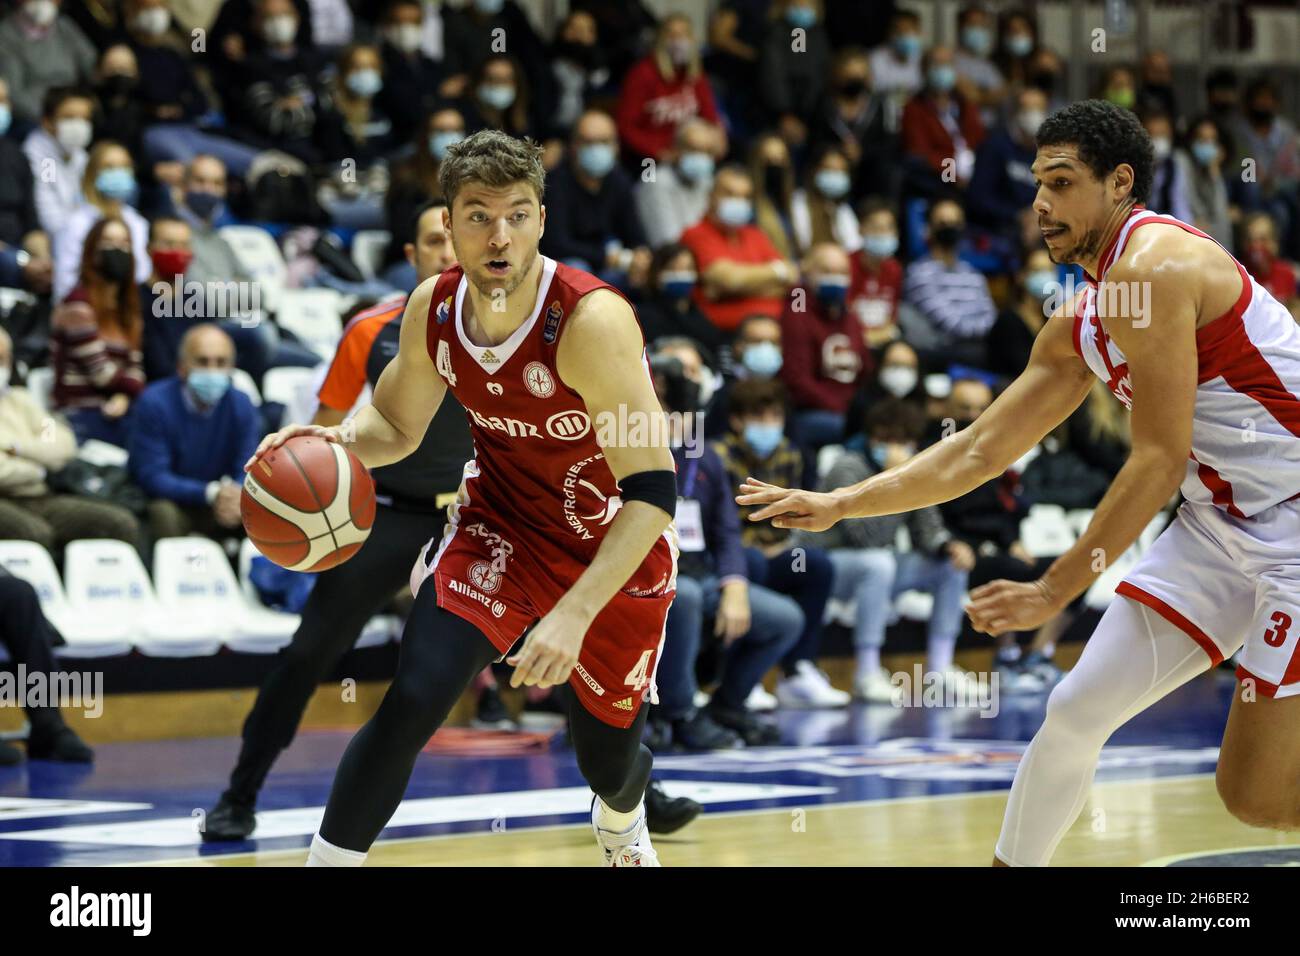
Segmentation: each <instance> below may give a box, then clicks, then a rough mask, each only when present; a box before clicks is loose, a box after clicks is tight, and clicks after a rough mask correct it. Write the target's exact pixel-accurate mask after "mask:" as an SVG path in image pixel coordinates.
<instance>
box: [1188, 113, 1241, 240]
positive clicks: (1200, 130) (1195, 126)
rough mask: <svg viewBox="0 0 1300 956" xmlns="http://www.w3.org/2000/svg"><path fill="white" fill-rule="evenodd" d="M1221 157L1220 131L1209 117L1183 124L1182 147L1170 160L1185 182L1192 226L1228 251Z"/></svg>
mask: <svg viewBox="0 0 1300 956" xmlns="http://www.w3.org/2000/svg"><path fill="white" fill-rule="evenodd" d="M1225 158H1226V151H1225V150H1224V148H1223V136H1222V133H1221V132H1220V130H1219V126H1218V124H1217V123H1215V122H1214V120H1212V119H1211V118H1210V117H1209V116H1203V117H1201V118H1200V119H1197V120H1194V121H1193V122H1192V123H1191V124H1190V125H1189V126H1188V127H1187V143H1186V148H1185V149H1180V150H1176V151H1175V152H1174V162H1175V163H1176V164H1177V165H1178V166H1180V167H1181V169H1182V175H1183V180H1184V182H1186V183H1187V204H1188V206H1189V207H1190V209H1191V213H1192V219H1191V222H1192V225H1194V226H1195V227H1196V228H1197V229H1200V230H1201V231H1202V232H1204V233H1206V234H1207V235H1209V236H1210V238H1212V239H1213V240H1214V241H1215V242H1217V243H1218V244H1219V245H1221V246H1223V247H1224V248H1225V249H1227V250H1228V251H1229V252H1232V250H1233V249H1234V248H1235V243H1234V242H1233V237H1232V221H1233V218H1234V217H1233V209H1232V205H1231V203H1230V202H1229V199H1228V185H1227V183H1226V182H1225V181H1224V178H1223V164H1224V161H1225Z"/></svg>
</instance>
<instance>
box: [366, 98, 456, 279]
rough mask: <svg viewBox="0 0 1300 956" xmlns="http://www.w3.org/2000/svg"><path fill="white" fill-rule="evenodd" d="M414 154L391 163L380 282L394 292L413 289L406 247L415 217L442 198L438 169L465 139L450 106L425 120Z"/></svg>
mask: <svg viewBox="0 0 1300 956" xmlns="http://www.w3.org/2000/svg"><path fill="white" fill-rule="evenodd" d="M421 129H422V130H423V133H422V135H420V136H418V137H417V138H416V140H415V153H414V155H412V156H410V157H409V158H407V159H404V160H402V161H400V162H398V163H395V164H393V166H392V167H391V171H392V179H391V183H390V185H389V187H388V199H387V206H386V215H387V219H388V231H389V232H390V233H391V234H392V236H393V240H392V242H390V243H389V244H388V252H387V253H386V255H385V256H384V266H385V269H386V271H385V274H384V279H385V281H387V282H388V283H389V284H390V285H392V286H394V287H395V288H398V289H414V288H415V281H414V280H415V270H414V267H413V266H411V265H410V264H409V263H408V262H407V261H406V254H405V249H406V244H407V243H408V242H414V241H415V238H414V235H415V234H414V233H413V232H412V231H411V230H412V229H413V228H414V227H415V221H416V220H415V216H416V213H417V212H418V210H419V209H420V208H421V207H423V206H424V205H425V204H426V203H428V202H429V200H431V199H433V198H434V197H436V196H440V195H442V185H441V184H440V183H439V181H438V169H439V167H440V165H441V163H442V160H443V157H444V156H446V155H447V150H448V149H450V148H451V147H452V145H453V144H455V143H459V142H460V141H461V140H462V139H464V138H465V117H464V116H463V115H462V114H461V112H460V110H458V109H455V108H454V107H452V106H445V105H444V106H440V107H438V108H436V109H435V110H434V111H433V112H431V113H430V114H429V115H428V116H427V117H425V120H424V124H423V126H422V127H421Z"/></svg>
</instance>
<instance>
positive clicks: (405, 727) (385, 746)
mask: <svg viewBox="0 0 1300 956" xmlns="http://www.w3.org/2000/svg"><path fill="white" fill-rule="evenodd" d="M500 656H501V654H500V651H498V650H497V649H496V647H495V646H494V645H493V644H492V643H491V642H490V641H489V640H488V639H487V638H486V637H485V636H484V635H483V633H482V632H481V631H480V630H479V629H478V628H477V627H475V626H474V625H473V624H471V623H470V622H469V621H466V620H465V619H464V618H461V617H458V616H457V615H455V614H453V613H451V612H450V611H447V610H444V609H443V608H441V607H439V606H438V602H437V596H436V589H435V588H434V587H433V584H432V582H429V581H426V582H425V583H424V585H423V586H422V587H421V588H420V593H419V594H418V595H417V596H416V599H415V606H414V607H413V608H412V609H411V614H410V616H409V617H408V618H407V621H406V628H405V630H404V631H403V632H402V649H401V656H400V658H399V660H398V664H397V675H396V676H395V677H394V678H393V683H392V684H391V685H390V686H389V688H388V693H387V694H385V695H384V700H383V702H382V703H381V704H380V705H379V710H378V711H376V712H375V716H374V717H372V718H371V719H370V721H369V722H368V723H367V724H366V725H365V726H364V727H362V728H361V730H359V731H358V732H357V735H356V736H355V737H353V738H352V742H351V743H350V744H348V748H347V750H346V751H345V752H344V754H343V759H342V760H341V761H340V762H339V769H338V774H337V775H336V776H335V778H334V786H333V789H332V790H331V791H330V798H329V803H328V804H327V805H326V807H325V817H324V819H323V820H322V821H321V828H320V835H321V837H322V839H324V840H326V841H328V842H329V843H332V844H333V845H334V846H337V847H342V848H344V849H347V850H356V851H365V850H369V849H370V846H371V844H372V843H374V842H375V838H376V837H378V836H379V832H380V831H381V830H382V829H383V828H384V826H385V825H386V824H387V823H388V821H389V819H391V817H392V815H393V813H394V811H396V810H397V806H398V804H399V803H401V801H402V795H403V794H404V793H405V792H406V786H407V784H408V783H409V782H410V778H411V771H412V770H413V769H414V767H415V759H416V757H417V756H418V755H419V753H420V750H421V748H423V747H424V745H425V744H426V743H428V741H429V738H430V737H432V736H433V734H434V732H435V731H436V730H437V729H438V727H439V726H440V725H441V724H442V722H443V721H444V720H446V719H447V714H448V713H450V712H451V708H452V707H453V705H455V703H456V701H457V700H458V699H459V698H460V695H461V694H462V693H464V691H465V688H466V687H468V686H469V684H470V682H471V681H472V680H473V679H474V675H475V674H477V673H478V672H479V671H481V670H482V669H483V668H484V667H486V666H487V665H488V664H489V663H490V662H491V661H493V660H495V659H496V658H497V657H500ZM566 696H567V697H568V698H569V700H570V704H569V735H570V737H571V738H572V740H573V749H574V752H575V754H576V756H577V760H578V769H579V771H580V772H581V773H582V775H583V777H584V778H585V779H586V781H587V784H588V785H589V786H590V787H591V789H592V790H593V791H595V792H596V794H597V795H598V796H599V797H600V798H601V799H602V800H603V801H604V802H605V803H606V804H607V805H608V806H610V807H611V808H612V809H614V810H617V811H619V812H622V813H627V812H630V811H632V810H634V809H636V806H637V804H638V803H640V801H641V798H642V796H643V795H644V794H645V788H646V785H647V784H648V783H649V782H650V767H651V763H652V760H653V758H652V757H651V755H650V751H649V750H647V749H646V747H645V746H644V745H643V744H642V743H641V733H642V730H643V729H644V726H645V719H646V712H647V710H648V708H646V707H644V706H643V707H642V708H641V710H640V712H639V713H638V714H637V719H636V720H635V721H634V722H633V723H632V726H631V727H628V728H626V729H620V728H617V727H613V726H611V725H609V724H606V723H604V722H603V721H602V720H600V719H599V718H597V717H594V716H592V715H591V714H590V713H588V712H587V710H586V709H585V708H584V707H583V706H582V704H581V703H579V702H578V701H576V700H574V699H573V695H572V694H569V695H566Z"/></svg>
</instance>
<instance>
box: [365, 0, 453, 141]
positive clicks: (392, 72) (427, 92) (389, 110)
mask: <svg viewBox="0 0 1300 956" xmlns="http://www.w3.org/2000/svg"><path fill="white" fill-rule="evenodd" d="M424 30H425V24H424V5H423V4H421V3H420V0H392V2H390V3H389V4H388V6H387V9H386V10H385V11H384V18H383V23H382V25H381V27H380V31H381V36H382V38H383V42H382V43H381V44H380V47H379V50H380V55H381V56H382V57H383V64H382V72H383V77H384V82H383V87H382V88H381V89H380V91H379V94H378V98H377V102H378V104H379V108H380V109H381V110H382V111H383V112H384V114H385V115H386V116H388V117H389V118H390V119H391V120H392V123H393V136H394V138H395V139H396V140H397V142H402V143H405V142H409V141H410V140H411V139H413V138H414V137H415V135H416V133H417V131H418V129H419V127H420V126H421V124H422V122H423V121H424V119H425V118H426V117H427V116H428V115H429V112H430V110H432V109H433V108H434V107H435V106H436V105H437V95H438V92H437V91H438V86H439V84H440V83H441V81H442V78H443V70H442V65H441V64H440V63H438V62H437V61H436V60H434V59H432V58H430V57H429V56H428V54H426V53H425V52H424V49H423V44H424Z"/></svg>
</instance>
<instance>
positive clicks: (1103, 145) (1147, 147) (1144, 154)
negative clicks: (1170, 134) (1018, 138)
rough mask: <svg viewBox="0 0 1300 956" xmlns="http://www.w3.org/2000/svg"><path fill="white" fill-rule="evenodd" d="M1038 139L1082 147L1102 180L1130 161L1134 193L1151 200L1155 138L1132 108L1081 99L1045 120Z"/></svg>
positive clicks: (1086, 160)
mask: <svg viewBox="0 0 1300 956" xmlns="http://www.w3.org/2000/svg"><path fill="white" fill-rule="evenodd" d="M1037 140H1038V146H1039V147H1040V148H1041V147H1043V146H1059V145H1062V144H1065V143H1070V144H1073V145H1074V146H1076V147H1078V150H1079V158H1080V159H1081V160H1083V162H1084V164H1086V165H1087V167H1088V168H1089V169H1090V170H1092V174H1093V175H1094V176H1096V177H1097V178H1098V179H1101V178H1102V177H1103V176H1105V175H1106V174H1107V173H1110V172H1113V171H1114V169H1115V167H1117V166H1119V164H1120V163H1128V165H1129V166H1131V167H1133V191H1132V193H1131V195H1132V197H1133V199H1134V200H1135V201H1136V202H1140V203H1144V202H1146V201H1147V196H1149V195H1150V193H1151V177H1152V175H1153V170H1154V167H1155V155H1154V153H1153V151H1152V149H1151V137H1150V136H1148V135H1147V131H1146V130H1145V129H1143V128H1142V124H1141V123H1140V122H1138V118H1137V115H1136V114H1134V113H1133V111H1132V110H1127V109H1125V108H1124V107H1122V106H1116V105H1115V104H1114V103H1110V102H1107V101H1106V100H1080V101H1078V102H1077V103H1071V104H1070V105H1069V106H1067V107H1065V108H1064V109H1060V110H1057V111H1056V112H1055V113H1053V114H1052V115H1050V116H1049V117H1047V119H1045V120H1043V125H1042V126H1040V127H1038V137H1037Z"/></svg>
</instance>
